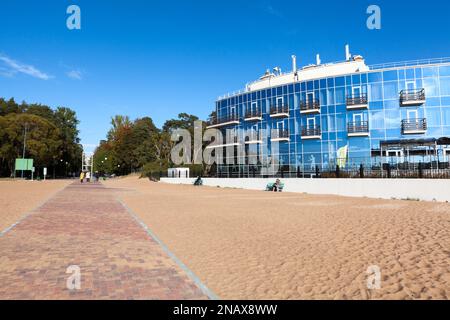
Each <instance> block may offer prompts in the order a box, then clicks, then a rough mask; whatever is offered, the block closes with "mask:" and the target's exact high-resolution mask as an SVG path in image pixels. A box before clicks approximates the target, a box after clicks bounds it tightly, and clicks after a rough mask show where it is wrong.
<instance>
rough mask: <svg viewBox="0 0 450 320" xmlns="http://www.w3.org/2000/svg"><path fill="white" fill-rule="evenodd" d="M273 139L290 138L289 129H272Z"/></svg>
mask: <svg viewBox="0 0 450 320" xmlns="http://www.w3.org/2000/svg"><path fill="white" fill-rule="evenodd" d="M271 140H272V141H273V140H289V130H286V129H275V130H274V131H272V137H271Z"/></svg>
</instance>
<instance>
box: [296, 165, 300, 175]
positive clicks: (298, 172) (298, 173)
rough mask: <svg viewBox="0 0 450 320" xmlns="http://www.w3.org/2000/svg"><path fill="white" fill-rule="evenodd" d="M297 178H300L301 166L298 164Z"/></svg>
mask: <svg viewBox="0 0 450 320" xmlns="http://www.w3.org/2000/svg"><path fill="white" fill-rule="evenodd" d="M297 178H300V166H297Z"/></svg>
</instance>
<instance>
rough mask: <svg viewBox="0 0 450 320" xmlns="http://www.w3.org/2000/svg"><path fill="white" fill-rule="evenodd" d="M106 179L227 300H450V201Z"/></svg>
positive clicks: (180, 256)
mask: <svg viewBox="0 0 450 320" xmlns="http://www.w3.org/2000/svg"><path fill="white" fill-rule="evenodd" d="M105 185H106V186H108V187H109V188H114V190H115V191H116V193H117V196H118V197H119V198H121V199H122V200H123V201H124V202H125V203H126V205H127V206H128V207H130V208H131V209H132V210H133V211H134V212H135V213H136V214H137V215H138V216H139V218H140V219H141V220H142V221H143V222H144V223H145V224H146V225H147V226H148V227H149V228H150V229H151V230H152V231H153V232H154V233H155V234H156V235H157V236H158V237H159V238H160V239H161V240H162V241H163V242H164V243H165V244H166V245H167V246H168V247H169V249H170V250H171V251H172V252H174V253H175V255H177V257H178V258H179V259H181V261H183V262H184V263H185V264H186V265H187V266H188V267H189V268H190V269H191V270H192V271H193V272H194V273H195V274H196V275H197V276H198V277H199V278H200V279H201V280H202V281H203V282H204V283H205V284H206V285H207V286H208V287H209V288H210V289H211V290H213V291H214V292H215V293H216V294H217V295H218V296H219V297H220V298H222V299H322V298H325V299H449V298H450V204H447V203H434V202H417V201H401V200H378V199H367V198H345V197H337V196H316V195H307V194H294V193H268V192H263V191H261V192H260V191H248V190H237V189H221V188H210V187H193V186H182V185H168V184H163V183H152V182H149V180H147V179H138V178H137V177H131V178H123V179H116V180H110V181H107V182H105ZM374 265H375V266H378V267H379V268H380V271H381V288H380V289H373V290H369V289H368V288H367V279H368V277H369V275H368V274H367V269H368V267H370V266H374Z"/></svg>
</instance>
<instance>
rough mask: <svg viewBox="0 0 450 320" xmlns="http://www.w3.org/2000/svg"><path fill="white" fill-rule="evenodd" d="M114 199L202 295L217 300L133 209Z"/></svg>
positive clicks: (120, 200)
mask: <svg viewBox="0 0 450 320" xmlns="http://www.w3.org/2000/svg"><path fill="white" fill-rule="evenodd" d="M115 198H116V200H117V201H118V202H119V203H120V204H121V205H122V206H123V207H124V208H125V210H126V211H127V212H128V214H129V215H130V216H131V217H132V218H133V219H134V220H135V221H136V222H137V223H138V224H139V225H140V226H141V227H142V228H143V229H144V230H145V232H146V233H147V234H148V235H149V236H150V238H152V239H153V240H154V241H156V243H158V244H159V245H160V246H161V248H162V249H163V251H164V252H165V253H166V254H167V255H168V256H169V257H170V258H171V259H172V261H174V262H175V263H176V264H177V265H178V266H179V267H180V268H181V269H182V270H183V271H184V272H185V273H186V274H187V276H188V277H189V279H191V280H192V281H193V282H194V283H195V284H196V285H197V287H198V288H199V289H200V290H201V291H202V293H203V294H204V295H206V296H207V297H208V298H209V299H210V300H219V297H218V296H217V295H216V294H215V293H214V292H212V291H211V289H209V288H208V287H207V286H206V285H205V284H204V283H203V282H202V281H201V280H200V278H199V277H197V276H196V275H195V273H194V272H193V271H192V270H191V269H189V268H188V267H187V266H186V265H185V264H184V263H183V262H182V261H181V260H180V259H178V258H177V256H176V255H175V254H174V253H173V252H172V251H170V249H169V248H168V247H167V246H166V245H165V244H164V242H162V241H161V240H160V239H159V238H158V237H157V236H156V234H155V233H154V232H153V231H152V230H151V229H150V228H149V227H148V226H147V225H146V224H145V223H144V222H143V221H142V220H141V219H140V218H139V217H138V216H137V215H136V214H135V213H134V211H133V210H132V209H131V208H129V207H128V206H127V205H126V204H125V203H124V202H123V201H122V199H120V198H119V197H117V196H116V197H115Z"/></svg>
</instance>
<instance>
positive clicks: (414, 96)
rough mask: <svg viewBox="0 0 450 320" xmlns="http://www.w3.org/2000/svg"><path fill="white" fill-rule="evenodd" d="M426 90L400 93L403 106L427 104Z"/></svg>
mask: <svg viewBox="0 0 450 320" xmlns="http://www.w3.org/2000/svg"><path fill="white" fill-rule="evenodd" d="M425 100H426V99H425V89H418V90H402V91H400V105H401V106H419V105H422V104H424V103H425Z"/></svg>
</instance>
